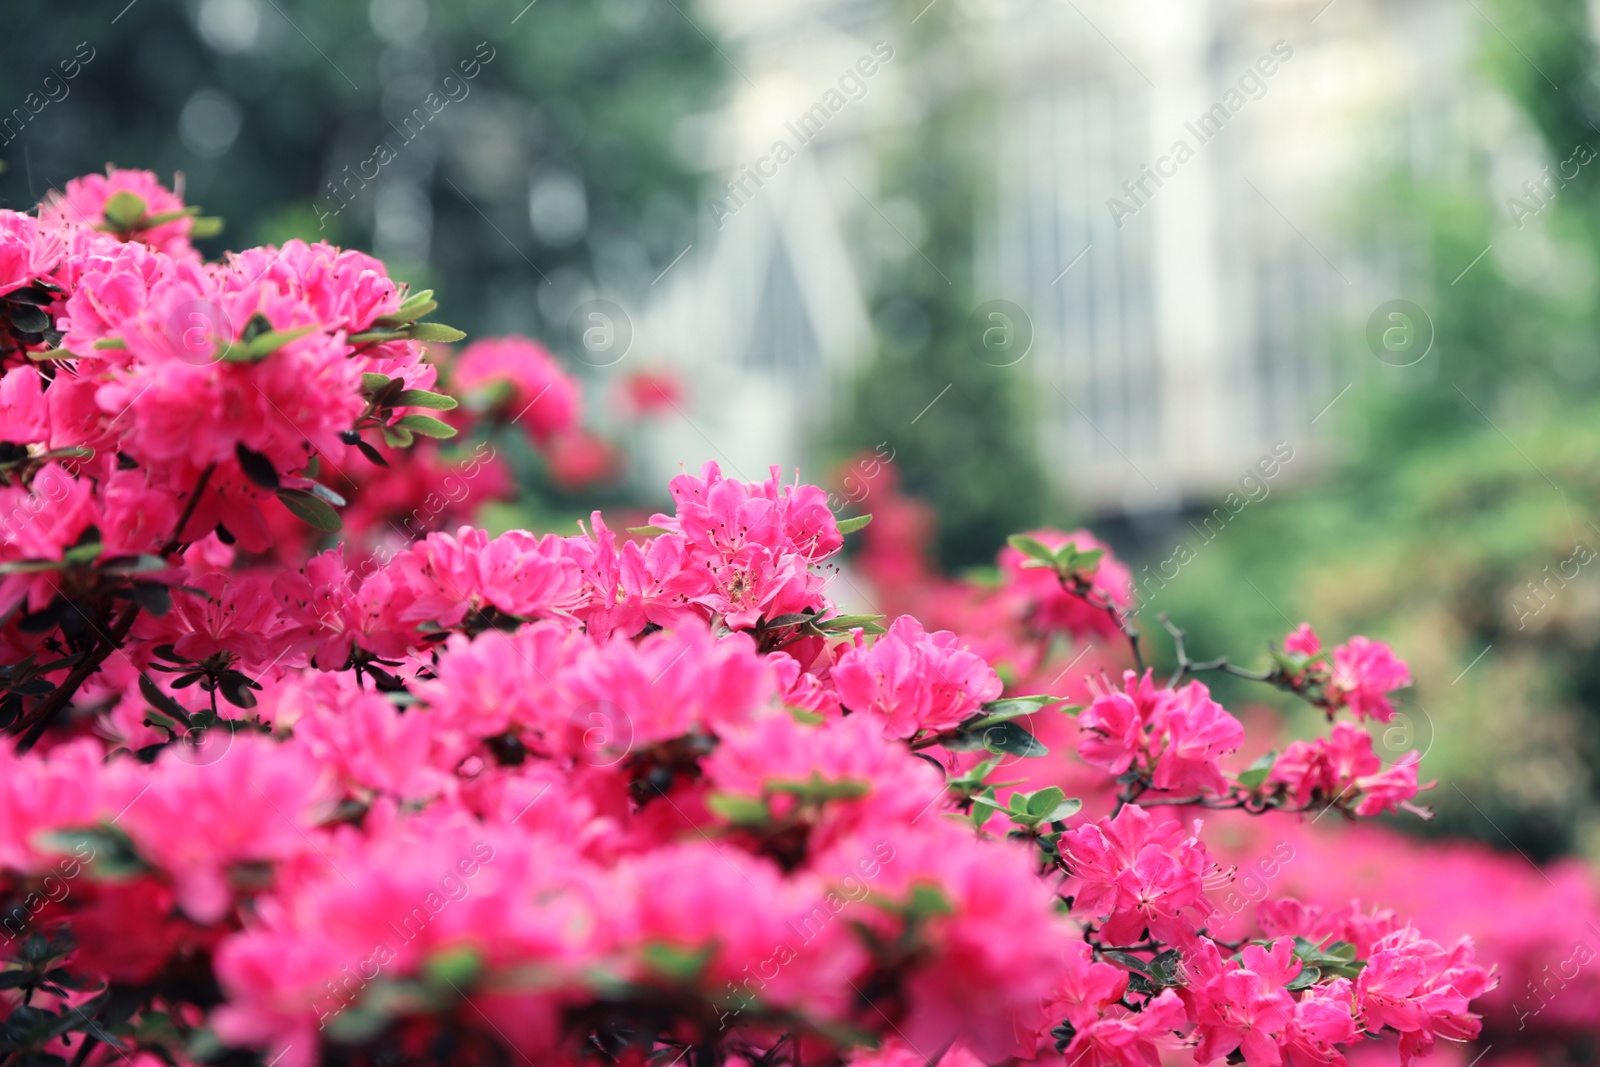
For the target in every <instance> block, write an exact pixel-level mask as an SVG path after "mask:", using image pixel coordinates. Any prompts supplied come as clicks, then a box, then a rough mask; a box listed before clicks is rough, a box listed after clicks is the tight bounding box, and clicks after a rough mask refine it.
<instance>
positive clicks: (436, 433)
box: [395, 415, 456, 437]
mask: <svg viewBox="0 0 1600 1067" xmlns="http://www.w3.org/2000/svg"><path fill="white" fill-rule="evenodd" d="M395 425H396V426H401V427H404V428H405V429H407V430H410V431H411V432H412V433H420V434H421V435H422V436H424V437H454V436H455V435H456V428H455V427H454V426H451V425H450V424H449V423H447V422H440V421H439V420H438V419H436V418H434V417H433V416H432V415H407V416H406V417H405V418H403V419H401V420H400V421H399V422H397V423H395Z"/></svg>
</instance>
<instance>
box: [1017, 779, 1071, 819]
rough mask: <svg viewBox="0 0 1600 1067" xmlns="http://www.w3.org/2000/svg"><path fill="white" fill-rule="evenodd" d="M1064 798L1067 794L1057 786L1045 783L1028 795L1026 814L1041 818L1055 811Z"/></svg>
mask: <svg viewBox="0 0 1600 1067" xmlns="http://www.w3.org/2000/svg"><path fill="white" fill-rule="evenodd" d="M1013 796H1015V794H1013ZM1066 798H1067V794H1066V793H1064V792H1063V791H1062V790H1061V789H1060V788H1059V787H1057V786H1053V785H1047V786H1045V787H1044V788H1043V789H1041V790H1039V791H1038V792H1036V793H1034V794H1033V795H1032V796H1030V797H1028V814H1029V815H1032V816H1033V817H1034V818H1036V819H1042V818H1044V817H1045V816H1046V815H1049V814H1050V813H1051V812H1052V811H1055V810H1056V808H1057V806H1059V805H1060V803H1061V802H1062V801H1063V800H1065V799H1066Z"/></svg>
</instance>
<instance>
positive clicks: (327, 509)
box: [278, 489, 343, 533]
mask: <svg viewBox="0 0 1600 1067" xmlns="http://www.w3.org/2000/svg"><path fill="white" fill-rule="evenodd" d="M278 499H279V500H281V501H283V506H284V507H286V508H288V509H289V510H290V511H291V512H293V513H294V516H295V518H297V519H299V520H300V521H301V522H303V523H305V524H306V525H308V526H311V527H313V528H315V529H318V530H321V531H323V532H324V533H338V532H339V529H340V527H341V526H343V523H341V522H340V521H339V513H338V512H337V511H334V510H333V507H332V506H331V505H329V504H328V502H327V501H326V500H323V499H322V498H320V497H318V496H317V495H316V494H314V493H308V492H306V491H305V490H304V489H279V490H278Z"/></svg>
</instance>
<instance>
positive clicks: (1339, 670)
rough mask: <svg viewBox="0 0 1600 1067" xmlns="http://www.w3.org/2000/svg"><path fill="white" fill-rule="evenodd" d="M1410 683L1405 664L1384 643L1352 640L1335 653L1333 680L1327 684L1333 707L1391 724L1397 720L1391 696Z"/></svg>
mask: <svg viewBox="0 0 1600 1067" xmlns="http://www.w3.org/2000/svg"><path fill="white" fill-rule="evenodd" d="M1410 684H1411V671H1410V670H1409V669H1408V668H1407V667H1406V664H1405V661H1404V660H1402V659H1399V658H1398V657H1396V656H1395V654H1394V651H1393V650H1392V649H1390V648H1389V646H1388V645H1386V644H1384V643H1383V642H1382V641H1373V640H1369V639H1368V638H1365V637H1352V638H1351V639H1350V640H1349V642H1348V643H1347V644H1343V645H1340V646H1339V647H1338V648H1336V649H1334V650H1333V677H1332V680H1331V681H1329V683H1328V698H1329V702H1330V705H1331V706H1332V707H1333V708H1336V709H1337V708H1341V707H1348V708H1349V709H1350V712H1351V714H1353V715H1354V716H1355V717H1356V718H1358V719H1367V718H1372V719H1377V720H1378V721H1379V722H1388V721H1389V720H1390V719H1393V718H1394V705H1393V704H1391V703H1390V702H1389V694H1390V693H1392V692H1394V691H1395V690H1397V689H1404V688H1405V687H1406V686H1408V685H1410Z"/></svg>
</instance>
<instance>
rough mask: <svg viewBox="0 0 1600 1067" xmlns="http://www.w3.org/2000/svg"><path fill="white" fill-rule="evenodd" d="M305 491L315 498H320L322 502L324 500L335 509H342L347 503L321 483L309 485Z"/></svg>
mask: <svg viewBox="0 0 1600 1067" xmlns="http://www.w3.org/2000/svg"><path fill="white" fill-rule="evenodd" d="M307 491H308V492H310V493H312V494H313V495H315V496H319V497H321V498H322V499H323V500H326V501H327V502H328V503H330V504H332V505H333V506H334V507H336V508H342V507H344V506H345V504H346V503H348V501H346V500H345V498H344V497H342V496H340V495H339V494H338V493H335V492H334V491H333V490H332V489H329V488H328V487H327V486H325V485H323V484H322V483H321V482H312V483H311V485H310V486H308V487H307Z"/></svg>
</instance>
